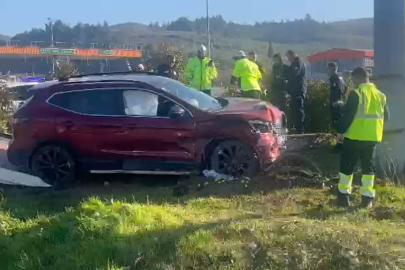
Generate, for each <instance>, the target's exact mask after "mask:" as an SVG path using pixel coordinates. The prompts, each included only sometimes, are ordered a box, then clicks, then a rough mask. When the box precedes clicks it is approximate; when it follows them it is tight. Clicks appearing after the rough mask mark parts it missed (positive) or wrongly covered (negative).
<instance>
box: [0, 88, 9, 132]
mask: <svg viewBox="0 0 405 270" xmlns="http://www.w3.org/2000/svg"><path fill="white" fill-rule="evenodd" d="M11 112H12V103H11V98H10V95H9V94H8V93H7V90H6V85H5V84H0V133H10V131H11V127H10V116H11Z"/></svg>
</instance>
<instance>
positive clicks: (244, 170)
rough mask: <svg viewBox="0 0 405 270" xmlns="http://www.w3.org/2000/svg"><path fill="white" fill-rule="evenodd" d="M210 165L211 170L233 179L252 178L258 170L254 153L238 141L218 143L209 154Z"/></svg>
mask: <svg viewBox="0 0 405 270" xmlns="http://www.w3.org/2000/svg"><path fill="white" fill-rule="evenodd" d="M210 164H211V166H210V168H211V170H214V171H215V172H217V173H219V174H226V175H231V176H234V177H252V176H254V175H256V174H257V173H258V168H259V166H258V160H257V155H256V153H255V151H254V150H253V149H252V148H251V147H250V146H248V145H246V144H245V143H243V142H241V141H238V140H227V141H223V142H221V143H219V144H218V145H217V146H216V147H215V149H214V150H213V151H212V153H211V157H210Z"/></svg>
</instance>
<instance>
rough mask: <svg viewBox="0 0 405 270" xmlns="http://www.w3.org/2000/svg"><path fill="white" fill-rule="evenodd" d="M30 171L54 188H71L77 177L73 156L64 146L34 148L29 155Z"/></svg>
mask: <svg viewBox="0 0 405 270" xmlns="http://www.w3.org/2000/svg"><path fill="white" fill-rule="evenodd" d="M30 168H31V171H32V172H33V174H34V175H35V176H37V177H39V178H40V179H41V180H42V181H43V182H45V183H46V184H48V185H50V186H52V188H53V189H54V190H62V189H67V188H71V187H73V185H74V182H75V180H76V177H77V164H76V160H75V158H74V156H73V155H72V154H71V153H70V151H68V150H67V149H66V148H64V147H61V146H58V145H45V146H41V147H39V148H38V149H36V150H35V152H34V153H33V155H32V157H31V166H30Z"/></svg>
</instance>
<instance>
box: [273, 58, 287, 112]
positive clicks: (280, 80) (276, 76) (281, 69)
mask: <svg viewBox="0 0 405 270" xmlns="http://www.w3.org/2000/svg"><path fill="white" fill-rule="evenodd" d="M287 68H288V67H287V66H286V65H285V64H284V63H283V60H282V59H281V55H280V54H275V55H274V56H273V66H272V70H271V83H270V101H271V103H272V104H273V105H275V106H276V107H278V108H279V109H280V110H281V111H283V112H285V110H286V108H287V78H286V77H287V74H286V72H287Z"/></svg>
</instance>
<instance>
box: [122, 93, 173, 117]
mask: <svg viewBox="0 0 405 270" xmlns="http://www.w3.org/2000/svg"><path fill="white" fill-rule="evenodd" d="M122 97H123V100H124V106H125V114H126V115H131V116H150V117H168V115H169V111H170V109H171V108H172V107H173V105H175V103H174V102H173V101H171V100H169V99H167V98H165V97H163V96H161V95H158V94H156V93H153V92H149V91H143V90H124V91H123V92H122Z"/></svg>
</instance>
